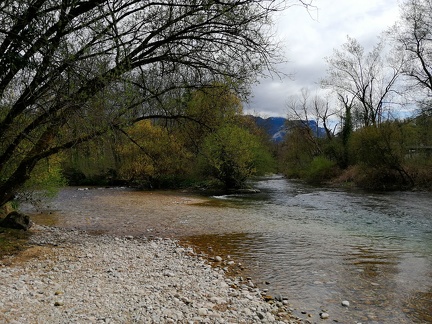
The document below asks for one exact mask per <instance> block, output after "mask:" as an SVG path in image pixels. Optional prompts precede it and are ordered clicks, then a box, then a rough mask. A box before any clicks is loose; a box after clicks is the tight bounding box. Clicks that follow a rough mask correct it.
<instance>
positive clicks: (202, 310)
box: [198, 307, 208, 316]
mask: <svg viewBox="0 0 432 324" xmlns="http://www.w3.org/2000/svg"><path fill="white" fill-rule="evenodd" d="M207 314H208V311H207V308H203V307H201V308H199V309H198V315H199V316H206V315H207Z"/></svg>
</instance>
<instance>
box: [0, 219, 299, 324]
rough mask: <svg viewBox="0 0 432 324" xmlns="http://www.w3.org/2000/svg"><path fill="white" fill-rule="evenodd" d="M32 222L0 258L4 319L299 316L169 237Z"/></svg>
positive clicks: (286, 319)
mask: <svg viewBox="0 0 432 324" xmlns="http://www.w3.org/2000/svg"><path fill="white" fill-rule="evenodd" d="M32 230H33V231H34V232H35V234H34V235H33V236H32V238H31V244H32V245H33V247H31V248H30V249H28V250H27V251H25V253H23V254H21V255H18V256H14V257H10V258H5V259H2V260H0V323H300V320H299V319H296V318H293V317H292V316H291V315H290V312H289V310H288V308H287V307H288V306H285V305H284V302H283V301H274V303H272V304H269V303H266V302H264V301H263V299H262V297H261V294H262V293H261V292H260V291H259V290H258V289H257V288H255V287H254V285H253V284H251V283H250V282H249V283H248V282H243V281H242V279H241V278H237V279H230V278H227V277H226V276H225V275H224V273H223V271H222V270H215V269H213V268H212V267H211V266H210V265H208V264H207V262H206V261H205V260H203V259H201V258H200V257H198V256H197V255H195V254H194V253H193V251H192V250H191V249H187V248H183V247H181V246H179V245H177V244H176V243H175V242H173V241H171V240H162V239H158V240H147V239H145V238H133V237H122V238H119V237H113V236H91V235H87V234H85V233H83V232H79V231H76V230H64V229H59V228H53V227H44V226H35V228H34V229H32Z"/></svg>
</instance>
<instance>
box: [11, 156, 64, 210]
mask: <svg viewBox="0 0 432 324" xmlns="http://www.w3.org/2000/svg"><path fill="white" fill-rule="evenodd" d="M66 184H67V182H66V179H65V178H64V177H63V174H62V169H61V167H60V158H59V157H58V156H53V157H50V158H49V159H45V160H41V161H39V163H38V164H37V165H36V167H35V168H34V169H33V172H32V173H31V176H30V179H29V180H27V182H26V183H25V184H24V186H23V187H22V189H21V190H20V191H19V194H18V195H17V199H18V200H19V201H22V200H24V201H27V202H30V203H33V204H38V203H40V202H41V201H42V200H45V199H47V198H52V197H54V196H55V195H56V194H57V193H58V190H59V189H60V188H61V187H63V186H65V185H66Z"/></svg>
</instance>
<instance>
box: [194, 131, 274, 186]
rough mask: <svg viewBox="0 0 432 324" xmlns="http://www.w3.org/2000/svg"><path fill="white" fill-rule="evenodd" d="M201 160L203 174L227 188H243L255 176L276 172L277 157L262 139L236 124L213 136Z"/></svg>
mask: <svg viewBox="0 0 432 324" xmlns="http://www.w3.org/2000/svg"><path fill="white" fill-rule="evenodd" d="M200 157H201V161H200V164H201V169H202V172H203V173H204V174H205V175H210V176H212V177H214V178H216V179H218V180H219V181H221V182H222V183H223V184H224V185H225V187H226V188H241V187H243V186H244V185H245V182H246V180H247V179H248V178H250V177H251V176H254V175H260V174H264V173H266V172H272V171H273V170H274V162H273V158H272V156H271V154H270V153H269V152H268V151H267V150H266V149H265V148H264V147H263V146H262V144H261V142H260V139H259V138H258V137H256V136H254V135H252V134H251V133H249V132H248V131H247V130H246V129H244V128H241V127H239V126H236V125H225V126H223V127H221V128H219V129H218V130H217V131H216V132H215V133H213V134H210V135H209V136H208V137H207V138H206V139H205V141H204V143H203V146H202V149H201V153H200Z"/></svg>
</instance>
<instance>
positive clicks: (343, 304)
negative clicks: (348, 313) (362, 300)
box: [342, 300, 350, 307]
mask: <svg viewBox="0 0 432 324" xmlns="http://www.w3.org/2000/svg"><path fill="white" fill-rule="evenodd" d="M349 305H350V303H349V301H348V300H344V301H343V302H342V306H345V307H349Z"/></svg>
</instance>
